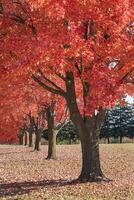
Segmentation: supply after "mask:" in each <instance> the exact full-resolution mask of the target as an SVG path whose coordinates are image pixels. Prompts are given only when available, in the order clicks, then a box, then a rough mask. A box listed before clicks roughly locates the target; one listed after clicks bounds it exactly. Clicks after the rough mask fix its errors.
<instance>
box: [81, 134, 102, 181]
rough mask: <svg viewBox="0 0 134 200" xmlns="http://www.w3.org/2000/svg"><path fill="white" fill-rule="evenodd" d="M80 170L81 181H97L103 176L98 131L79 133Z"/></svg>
mask: <svg viewBox="0 0 134 200" xmlns="http://www.w3.org/2000/svg"><path fill="white" fill-rule="evenodd" d="M81 147H82V170H81V174H80V176H79V179H80V180H81V181H99V180H101V179H102V178H103V177H104V176H103V173H102V170H101V166H100V156H99V138H98V131H97V130H94V131H93V133H91V132H85V131H84V130H83V133H81Z"/></svg>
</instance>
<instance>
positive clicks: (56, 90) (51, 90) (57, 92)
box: [32, 75, 66, 98]
mask: <svg viewBox="0 0 134 200" xmlns="http://www.w3.org/2000/svg"><path fill="white" fill-rule="evenodd" d="M32 79H33V80H34V81H35V82H36V83H38V84H39V85H40V86H41V87H43V88H44V89H45V90H47V91H49V92H51V93H53V94H57V95H60V96H63V97H64V98H66V93H65V92H64V91H63V90H62V89H59V90H58V89H54V88H52V87H50V86H47V85H46V84H45V83H44V82H42V81H40V80H39V79H38V78H37V77H36V76H35V75H32Z"/></svg>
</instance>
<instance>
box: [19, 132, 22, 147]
mask: <svg viewBox="0 0 134 200" xmlns="http://www.w3.org/2000/svg"><path fill="white" fill-rule="evenodd" d="M19 144H20V145H23V131H22V130H20V133H19Z"/></svg>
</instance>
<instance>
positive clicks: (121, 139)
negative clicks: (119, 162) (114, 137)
mask: <svg viewBox="0 0 134 200" xmlns="http://www.w3.org/2000/svg"><path fill="white" fill-rule="evenodd" d="M121 143H122V135H120V144H121Z"/></svg>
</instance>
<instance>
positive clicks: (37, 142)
mask: <svg viewBox="0 0 134 200" xmlns="http://www.w3.org/2000/svg"><path fill="white" fill-rule="evenodd" d="M40 140H41V135H40V129H37V130H36V131H35V146H34V150H35V151H39V150H40Z"/></svg>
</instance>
